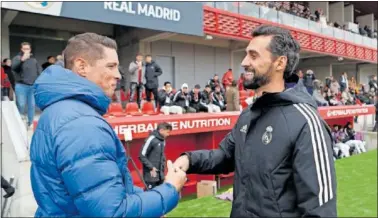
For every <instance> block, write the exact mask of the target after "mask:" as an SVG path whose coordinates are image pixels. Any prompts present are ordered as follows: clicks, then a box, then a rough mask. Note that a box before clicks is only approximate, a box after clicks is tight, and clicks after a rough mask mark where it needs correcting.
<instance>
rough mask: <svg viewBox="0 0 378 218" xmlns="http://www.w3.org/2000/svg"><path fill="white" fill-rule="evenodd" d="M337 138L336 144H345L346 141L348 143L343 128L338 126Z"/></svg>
mask: <svg viewBox="0 0 378 218" xmlns="http://www.w3.org/2000/svg"><path fill="white" fill-rule="evenodd" d="M338 133H339V134H338V137H337V139H336V143H340V142H341V143H345V142H346V141H348V139H347V137H346V134H345V130H344V127H342V126H340V125H339V132H338Z"/></svg>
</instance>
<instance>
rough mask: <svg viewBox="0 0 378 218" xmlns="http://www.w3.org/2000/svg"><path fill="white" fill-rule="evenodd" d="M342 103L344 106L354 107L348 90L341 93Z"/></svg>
mask: <svg viewBox="0 0 378 218" xmlns="http://www.w3.org/2000/svg"><path fill="white" fill-rule="evenodd" d="M341 102H342V103H343V105H353V104H354V99H353V97H352V95H351V94H350V92H349V91H348V90H347V89H346V90H344V91H343V92H342V93H341Z"/></svg>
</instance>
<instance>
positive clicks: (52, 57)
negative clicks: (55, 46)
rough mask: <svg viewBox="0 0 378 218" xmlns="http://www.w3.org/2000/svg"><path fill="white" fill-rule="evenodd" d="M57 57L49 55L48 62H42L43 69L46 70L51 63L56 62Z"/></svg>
mask: <svg viewBox="0 0 378 218" xmlns="http://www.w3.org/2000/svg"><path fill="white" fill-rule="evenodd" d="M55 61H56V60H55V57H54V56H48V57H47V62H45V63H43V64H42V70H45V69H46V68H48V67H49V66H50V65H53V64H55Z"/></svg>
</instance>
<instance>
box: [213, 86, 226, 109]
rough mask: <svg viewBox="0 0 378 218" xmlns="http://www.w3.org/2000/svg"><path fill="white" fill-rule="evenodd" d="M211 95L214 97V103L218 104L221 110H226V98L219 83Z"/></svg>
mask: <svg viewBox="0 0 378 218" xmlns="http://www.w3.org/2000/svg"><path fill="white" fill-rule="evenodd" d="M211 97H212V99H213V104H215V105H217V106H218V107H219V108H220V109H221V111H224V110H226V104H227V102H226V98H225V97H224V95H223V94H222V92H221V87H220V86H219V85H218V86H216V87H215V91H213V92H212V94H211Z"/></svg>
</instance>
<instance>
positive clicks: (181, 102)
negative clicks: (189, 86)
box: [173, 89, 191, 108]
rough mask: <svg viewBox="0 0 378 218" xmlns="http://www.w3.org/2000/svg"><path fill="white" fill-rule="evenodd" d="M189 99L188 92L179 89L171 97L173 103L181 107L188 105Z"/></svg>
mask: <svg viewBox="0 0 378 218" xmlns="http://www.w3.org/2000/svg"><path fill="white" fill-rule="evenodd" d="M190 101H191V98H190V94H189V93H187V94H185V93H183V92H182V90H181V89H180V90H178V91H177V92H176V94H175V96H174V97H173V103H174V104H175V105H177V106H180V107H182V108H186V107H189V106H190Z"/></svg>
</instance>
